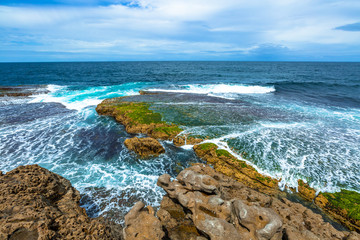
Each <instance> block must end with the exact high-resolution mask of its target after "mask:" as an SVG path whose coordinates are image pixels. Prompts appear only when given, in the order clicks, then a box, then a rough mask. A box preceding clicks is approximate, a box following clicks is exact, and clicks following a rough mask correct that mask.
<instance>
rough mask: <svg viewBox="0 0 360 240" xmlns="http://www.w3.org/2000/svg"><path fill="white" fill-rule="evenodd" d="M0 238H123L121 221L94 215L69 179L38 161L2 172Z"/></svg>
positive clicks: (0, 183)
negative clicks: (110, 221)
mask: <svg viewBox="0 0 360 240" xmlns="http://www.w3.org/2000/svg"><path fill="white" fill-rule="evenodd" d="M0 189H1V190H0V239H14V240H15V239H20V240H21V239H24V240H35V239H122V229H121V227H120V226H119V225H116V224H110V223H106V222H105V221H104V220H102V219H90V218H89V217H88V216H87V214H86V212H85V209H83V208H81V207H79V200H80V194H79V192H78V191H77V190H76V189H75V188H73V187H72V186H71V184H70V182H69V181H68V180H66V179H65V178H63V177H61V176H59V175H57V174H55V173H52V172H50V171H48V170H46V169H44V168H42V167H40V166H38V165H28V166H20V167H18V168H16V169H14V170H12V171H10V172H8V173H6V174H1V173H0Z"/></svg>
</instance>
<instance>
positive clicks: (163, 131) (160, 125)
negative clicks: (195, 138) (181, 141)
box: [96, 97, 182, 140]
mask: <svg viewBox="0 0 360 240" xmlns="http://www.w3.org/2000/svg"><path fill="white" fill-rule="evenodd" d="M125 99H126V98H124V97H122V98H111V99H106V100H104V101H103V102H102V103H100V104H99V105H98V106H97V107H96V111H97V113H98V114H99V115H107V116H112V117H114V118H115V120H116V121H117V122H119V123H121V124H123V125H124V126H125V130H126V131H127V132H128V133H133V134H138V133H143V134H147V135H148V136H150V137H153V138H155V139H162V140H172V139H173V138H174V137H175V136H176V135H178V134H179V133H180V132H181V131H182V129H180V128H179V127H178V126H177V125H174V124H168V123H166V122H164V121H162V117H161V115H160V114H159V113H155V112H153V111H152V110H150V109H149V107H150V104H148V103H143V102H126V101H125Z"/></svg>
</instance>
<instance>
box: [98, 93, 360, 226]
mask: <svg viewBox="0 0 360 240" xmlns="http://www.w3.org/2000/svg"><path fill="white" fill-rule="evenodd" d="M140 94H142V95H145V96H146V95H148V94H147V92H143V93H140ZM151 94H152V93H151ZM156 94H158V93H156ZM126 99H128V98H113V99H107V100H104V101H103V102H102V103H101V104H100V105H98V107H97V108H96V110H97V112H98V113H99V114H101V115H108V116H113V117H115V119H116V120H117V121H118V122H120V123H122V124H123V125H124V126H125V128H126V131H128V132H129V133H143V134H147V135H149V136H151V137H153V138H156V139H163V140H173V143H174V145H176V146H182V145H185V144H190V145H195V144H197V145H195V146H194V151H195V153H196V155H197V156H198V157H200V158H201V159H203V160H205V161H206V162H207V163H209V164H211V165H212V166H213V167H214V169H215V170H216V171H218V172H220V173H222V174H224V175H226V176H229V177H231V178H233V179H235V180H237V181H238V182H241V183H242V184H245V185H246V186H248V187H249V188H251V189H254V190H256V191H259V192H261V193H265V194H268V195H271V196H278V195H284V193H283V192H281V191H280V189H279V188H278V183H279V180H278V179H274V178H271V177H269V176H266V175H263V174H261V173H259V172H258V171H257V170H256V169H255V168H254V167H252V166H250V165H249V164H247V163H246V162H245V161H242V160H239V159H237V158H236V157H234V156H233V155H231V154H230V153H229V152H228V151H226V150H223V149H219V148H218V146H216V145H215V144H212V143H202V144H199V143H201V142H202V141H204V140H203V139H200V138H196V137H192V136H186V135H180V136H179V133H180V132H181V131H182V130H181V129H180V128H179V127H178V126H176V125H174V124H169V123H166V122H163V121H161V115H160V114H159V113H155V112H153V111H152V110H150V109H149V107H150V104H149V103H144V102H126ZM244 155H245V154H244ZM291 190H293V191H294V192H295V191H296V192H297V193H298V195H299V196H301V197H302V198H303V199H305V200H307V201H310V202H314V203H315V204H316V205H317V206H318V207H320V208H321V209H323V210H324V211H325V212H327V213H328V214H329V215H331V216H332V217H333V218H335V219H336V220H338V221H339V222H341V223H342V224H344V225H345V226H347V227H348V228H349V229H351V230H356V231H358V232H360V208H359V205H358V204H357V203H358V202H359V201H360V194H359V193H356V192H352V191H350V193H349V192H346V190H342V191H341V192H339V193H335V194H331V193H320V194H319V195H318V196H316V190H315V189H313V188H311V187H310V186H309V185H308V184H307V183H305V182H304V181H302V180H299V181H298V188H297V189H296V190H295V189H291Z"/></svg>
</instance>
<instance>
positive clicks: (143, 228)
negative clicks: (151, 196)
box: [124, 202, 165, 240]
mask: <svg viewBox="0 0 360 240" xmlns="http://www.w3.org/2000/svg"><path fill="white" fill-rule="evenodd" d="M164 236H165V233H164V232H163V230H162V225H161V223H160V220H159V219H158V218H156V217H155V216H154V209H152V207H151V206H148V207H147V208H145V204H144V203H143V202H137V203H135V205H134V207H133V208H132V209H131V210H130V211H129V213H128V214H127V215H126V216H125V228H124V237H125V240H132V239H139V240H160V239H162V238H163V237H164Z"/></svg>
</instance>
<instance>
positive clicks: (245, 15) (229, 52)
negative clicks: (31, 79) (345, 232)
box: [0, 0, 360, 61]
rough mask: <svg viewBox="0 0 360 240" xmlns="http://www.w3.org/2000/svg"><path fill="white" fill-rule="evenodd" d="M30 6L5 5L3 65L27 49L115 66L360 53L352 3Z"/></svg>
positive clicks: (160, 1) (59, 0)
mask: <svg viewBox="0 0 360 240" xmlns="http://www.w3.org/2000/svg"><path fill="white" fill-rule="evenodd" d="M13 2H14V3H18V4H21V3H22V2H21V1H13ZM28 2H29V1H27V3H28ZM30 2H32V3H33V4H31V5H29V4H27V5H10V4H8V5H7V6H5V5H3V6H1V5H0V32H1V38H0V61H6V58H5V57H3V56H1V51H7V53H8V54H7V56H9V52H14V54H18V55H19V56H18V57H19V58H20V59H21V51H24V52H25V51H26V52H27V54H28V55H27V56H29V55H30V52H41V56H45V55H46V52H48V53H49V58H55V56H56V54H54V53H56V52H59V53H60V52H61V56H62V57H63V56H64V54H65V55H66V53H68V54H69V58H71V59H72V58H73V57H74V56H73V55H71V54H70V53H73V54H75V55H76V54H77V55H78V56H79V59H83V58H84V57H89V56H91V57H92V58H95V59H89V60H96V58H97V56H98V57H99V58H103V57H104V56H106V55H107V54H112V57H113V58H115V59H118V60H126V59H133V58H134V57H135V58H139V59H140V60H141V58H142V56H146V58H147V57H148V56H152V57H153V58H154V59H164V60H166V59H167V57H169V56H173V57H174V58H181V59H183V58H189V59H190V58H191V59H193V58H199V59H214V60H218V59H242V60H246V59H254V58H256V59H261V57H262V56H263V58H264V59H282V60H286V59H290V56H291V54H293V55H294V56H300V57H301V58H304V56H303V53H304V52H307V53H309V59H310V58H311V59H312V58H313V55H312V54H311V52H312V51H314V52H318V55H319V56H320V55H325V53H326V54H329V53H331V54H332V56H336V55H339V56H340V55H341V54H342V52H343V51H344V49H360V36H359V34H358V33H357V32H355V31H354V30H349V29H356V27H357V26H358V25H359V23H358V14H357V13H358V12H359V10H360V3H359V2H358V1H354V0H348V1H341V0H326V1H325V0H318V1H310V0H303V1H296V0H272V1H270V0H261V1H260V0H253V1H245V0H224V1H218V0H216V1H215V0H171V1H168V0H138V1H135V0H134V1H126V0H119V1H111V0H91V1H85V0H75V1H70V0H53V1H51V2H48V4H47V5H42V4H40V1H38V2H36V1H34V0H33V1H30ZM349 22H357V23H355V26H353V25H354V24H350V25H351V26H350V25H349V24H348V25H346V24H347V23H349ZM356 24H358V25H356ZM338 26H341V27H338ZM344 28H345V29H344ZM339 29H340V30H345V31H341V32H339V31H338V30H339ZM346 29H347V30H346ZM338 45H341V46H343V48H339V47H335V46H338ZM319 46H322V47H321V48H319ZM318 49H321V51H324V52H323V53H322V52H319V50H318ZM353 52H354V54H357V51H353ZM35 55H36V54H34V56H35ZM291 59H293V57H291Z"/></svg>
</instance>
